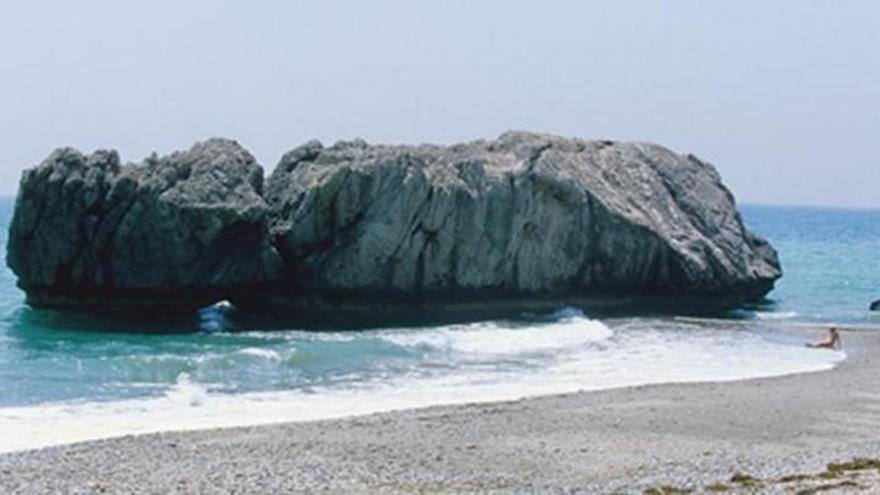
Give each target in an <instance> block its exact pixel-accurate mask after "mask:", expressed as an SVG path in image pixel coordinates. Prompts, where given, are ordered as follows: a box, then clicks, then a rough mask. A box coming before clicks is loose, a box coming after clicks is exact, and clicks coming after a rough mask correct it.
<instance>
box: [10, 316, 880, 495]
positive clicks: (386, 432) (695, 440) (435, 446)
mask: <svg viewBox="0 0 880 495" xmlns="http://www.w3.org/2000/svg"><path fill="white" fill-rule="evenodd" d="M792 331H794V330H792ZM797 332H803V333H804V336H805V339H806V338H807V337H808V336H812V337H816V336H819V335H821V330H820V329H806V330H803V329H802V330H797ZM843 336H844V341H845V346H846V351H847V353H848V358H847V360H846V361H845V362H843V363H842V364H841V365H839V366H838V367H837V368H835V369H834V370H832V371H828V372H817V373H808V374H800V375H790V376H782V377H776V378H767V379H755V380H746V381H739V382H725V383H701V384H666V385H656V386H643V387H633V388H625V389H617V390H606V391H600V392H584V393H575V394H568V395H560V396H549V397H538V398H528V399H522V400H518V401H513V402H503V403H486V404H473V405H464V406H436V407H430V408H425V409H418V410H408V411H399V412H391V413H380V414H373V415H370V416H361V417H353V418H348V419H342V420H328V421H317V422H308V423H291V424H281V425H271V426H261V427H248V428H232V429H222V430H207V431H194V432H168V433H160V434H150V435H143V436H136V437H123V438H115V439H109V440H101V441H93V442H85V443H80V444H74V445H68V446H62V447H52V448H46V449H42V450H36V451H26V452H17V453H12V454H6V455H3V456H0V492H3V493H10V494H11V493H28V494H30V493H55V492H57V493H314V492H324V493H365V492H382V493H462V492H480V493H485V492H488V493H643V492H644V493H686V492H688V490H692V491H693V492H696V493H702V492H713V491H715V492H721V491H724V492H728V493H815V492H816V491H818V490H823V491H824V490H836V491H838V492H840V491H843V492H850V491H852V492H865V493H868V492H875V490H880V477H878V473H880V471H878V469H877V466H878V465H877V464H876V463H875V462H863V463H862V464H854V463H852V462H850V463H849V464H838V465H831V466H829V463H844V462H849V461H852V460H853V459H856V458H864V459H876V458H880V433H878V432H880V381H878V380H877V376H880V332H878V331H877V330H873V329H862V330H856V329H850V330H846V331H844V334H843ZM816 352H823V351H821V350H817V351H816ZM676 490H678V491H676ZM811 490H812V491H811Z"/></svg>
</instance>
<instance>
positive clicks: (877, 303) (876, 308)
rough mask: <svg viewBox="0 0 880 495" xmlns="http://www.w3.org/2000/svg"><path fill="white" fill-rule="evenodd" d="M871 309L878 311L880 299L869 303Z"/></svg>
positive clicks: (879, 309)
mask: <svg viewBox="0 0 880 495" xmlns="http://www.w3.org/2000/svg"><path fill="white" fill-rule="evenodd" d="M871 311H880V299H877V300H876V301H874V302H872V303H871Z"/></svg>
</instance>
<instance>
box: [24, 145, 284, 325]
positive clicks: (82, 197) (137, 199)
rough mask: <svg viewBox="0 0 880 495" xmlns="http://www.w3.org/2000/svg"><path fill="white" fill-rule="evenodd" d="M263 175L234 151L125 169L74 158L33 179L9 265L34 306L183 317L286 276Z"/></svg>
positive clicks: (107, 158)
mask: <svg viewBox="0 0 880 495" xmlns="http://www.w3.org/2000/svg"><path fill="white" fill-rule="evenodd" d="M262 174H263V171H262V168H261V167H260V166H259V165H258V164H257V163H256V161H255V160H254V157H253V156H251V154H250V153H248V152H247V151H246V150H245V149H244V148H242V147H241V146H240V145H239V144H238V143H236V142H234V141H228V140H222V139H212V140H209V141H206V142H203V143H198V144H196V145H195V146H193V147H192V148H191V149H190V150H189V151H186V152H177V153H173V154H171V155H169V156H165V157H162V158H161V159H160V158H157V157H156V156H155V155H153V156H152V157H150V158H148V159H146V160H145V161H144V162H143V163H141V164H139V165H129V166H121V165H120V163H119V156H118V155H117V153H116V152H114V151H97V152H95V153H93V154H92V155H89V156H85V155H83V154H81V153H79V152H78V151H76V150H73V149H69V148H63V149H58V150H56V151H55V152H53V153H52V154H51V155H50V156H49V158H47V159H46V160H45V161H44V162H43V163H41V164H40V165H39V166H37V167H36V168H33V169H30V170H27V171H25V173H24V175H23V177H22V180H21V184H20V187H19V192H18V197H17V200H16V206H15V213H14V215H13V218H12V223H11V225H10V235H9V241H8V255H7V261H8V264H9V266H10V267H11V268H12V270H13V271H14V272H15V273H16V275H18V279H19V285H20V286H21V287H22V288H23V289H24V290H25V291H26V292H27V295H28V302H29V303H30V304H31V305H34V306H53V307H74V308H90V307H93V306H95V307H102V308H106V307H120V308H130V307H136V306H153V305H162V306H181V307H184V308H187V307H192V306H193V305H198V304H203V303H205V302H211V301H213V300H216V299H217V298H218V297H222V296H226V295H228V294H231V293H236V292H239V291H245V292H246V291H249V290H252V289H253V288H254V287H258V286H261V285H263V284H265V283H266V282H267V281H270V280H272V279H273V278H277V277H278V276H279V274H280V273H281V272H282V268H281V261H280V258H279V257H278V254H277V253H276V251H275V249H274V248H273V247H272V245H271V244H270V243H269V242H268V237H267V235H266V232H267V227H268V223H269V208H268V205H267V204H266V202H265V201H264V200H263V198H262V188H263V183H262V182H263V175H262Z"/></svg>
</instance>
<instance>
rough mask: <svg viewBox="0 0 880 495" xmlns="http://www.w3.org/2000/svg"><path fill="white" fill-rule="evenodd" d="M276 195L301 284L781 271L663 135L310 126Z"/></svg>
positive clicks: (739, 284)
mask: <svg viewBox="0 0 880 495" xmlns="http://www.w3.org/2000/svg"><path fill="white" fill-rule="evenodd" d="M266 197H267V200H268V201H269V202H270V204H272V206H273V208H274V211H275V214H276V222H275V225H274V227H273V233H274V235H275V236H276V246H277V247H278V249H279V252H280V253H281V254H282V256H283V257H284V258H285V260H286V261H287V267H288V269H289V273H288V280H289V281H290V282H289V283H291V284H294V285H295V286H297V287H299V288H301V291H302V292H304V293H316V292H317V293H321V292H328V293H332V292H341V293H357V294H370V295H376V294H381V293H388V292H396V293H402V294H425V293H456V292H461V291H463V290H464V291H482V292H485V293H491V294H522V293H548V292H552V293H562V292H569V293H570V292H592V293H596V292H602V291H615V292H620V293H641V294H679V295H682V294H686V295H704V296H730V295H735V296H738V297H757V296H760V295H763V294H764V293H766V292H767V291H768V290H769V289H770V288H771V287H772V284H773V281H774V280H775V279H776V278H778V277H779V276H780V269H779V262H778V260H777V257H776V253H775V252H774V250H773V249H772V248H771V247H770V246H769V244H767V242H765V241H764V240H762V239H760V238H758V237H756V236H755V235H753V234H751V233H750V232H748V231H747V230H746V229H745V227H744V226H743V223H742V220H741V218H740V216H739V214H738V213H737V211H736V208H735V205H734V200H733V196H732V195H731V194H730V192H729V191H728V190H727V189H726V188H725V187H724V186H723V185H722V183H721V179H720V177H719V176H718V173H717V172H716V171H715V169H714V168H712V167H711V166H710V165H708V164H706V163H704V162H702V161H700V160H699V159H697V158H696V157H694V156H691V155H687V156H682V155H678V154H676V153H673V152H671V151H669V150H667V149H665V148H662V147H660V146H656V145H652V144H644V143H614V142H609V141H583V140H576V139H564V138H559V137H554V136H547V135H538V134H530V133H522V132H513V133H507V134H504V135H503V136H501V137H500V138H499V139H498V140H496V141H478V142H474V143H469V144H462V145H454V146H429V145H425V146H370V145H367V144H366V143H364V142H363V141H353V142H343V143H338V144H336V145H334V146H332V147H330V148H322V147H321V145H320V144H319V143H317V142H312V143H308V144H306V145H304V146H302V147H300V148H297V149H295V150H293V151H291V152H290V153H288V154H287V155H285V156H284V158H283V159H282V160H281V163H280V164H279V165H278V167H277V168H276V169H275V171H274V173H273V174H272V177H271V178H270V180H269V183H268V186H267V189H266Z"/></svg>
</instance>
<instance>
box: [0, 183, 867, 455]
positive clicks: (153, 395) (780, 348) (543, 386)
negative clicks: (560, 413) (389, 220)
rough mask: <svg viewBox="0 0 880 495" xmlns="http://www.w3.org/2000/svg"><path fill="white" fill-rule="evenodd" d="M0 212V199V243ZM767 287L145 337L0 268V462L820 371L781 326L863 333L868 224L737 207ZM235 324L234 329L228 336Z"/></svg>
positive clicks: (181, 329) (206, 325)
mask: <svg viewBox="0 0 880 495" xmlns="http://www.w3.org/2000/svg"><path fill="white" fill-rule="evenodd" d="M12 207H13V200H12V199H0V243H2V245H3V246H5V244H6V234H7V230H8V223H9V220H10V216H11V214H12ZM740 211H741V212H742V214H743V217H744V219H745V222H746V224H747V225H748V227H749V228H750V229H752V230H753V231H755V232H757V233H759V234H761V235H763V236H765V237H766V238H768V239H769V240H770V241H771V243H772V244H773V245H774V246H775V247H776V248H777V249H778V251H779V254H780V257H781V260H782V265H783V270H784V276H783V278H782V279H781V280H780V281H779V283H778V284H777V286H776V288H775V290H774V291H773V292H772V293H770V294H769V296H768V297H767V299H766V300H764V301H761V302H759V303H756V304H752V305H749V306H745V307H741V308H734V309H731V310H729V311H724V312H722V313H718V314H712V315H708V316H707V315H705V314H697V313H696V312H694V313H693V314H692V313H691V312H690V311H689V310H688V308H687V307H682V308H681V309H680V310H679V311H677V312H675V313H673V314H669V313H665V314H651V313H650V312H638V313H633V314H624V315H620V314H618V315H614V316H603V315H596V314H590V313H585V312H583V311H581V310H580V309H578V308H574V307H560V308H558V309H557V310H556V311H552V312H548V313H546V314H532V313H527V312H523V313H522V315H521V316H519V317H513V318H506V319H503V320H489V321H475V322H471V323H464V324H461V323H459V324H452V325H449V324H445V325H443V324H437V325H427V326H425V325H423V326H413V327H409V328H407V327H399V326H398V327H393V328H370V329H361V330H357V329H354V330H352V329H350V328H347V329H344V330H342V329H340V330H333V329H323V330H321V331H314V330H307V329H303V328H295V327H291V328H272V329H267V328H263V327H260V326H254V327H252V328H251V327H249V326H248V325H247V323H246V321H247V320H246V319H245V320H242V319H241V318H239V317H238V315H237V314H236V311H237V310H236V309H235V308H234V307H231V306H230V305H229V304H228V303H225V302H218V304H215V305H213V306H211V307H207V308H204V309H202V310H200V311H199V312H198V313H197V314H194V315H193V317H192V319H191V320H186V321H180V322H174V323H163V324H161V325H165V327H164V328H162V329H161V330H163V331H159V332H157V331H155V325H154V326H153V327H151V328H145V327H142V326H140V325H135V324H132V323H126V322H120V321H108V320H105V319H95V318H93V317H89V316H85V315H78V314H71V313H63V312H56V311H47V310H35V309H32V308H29V307H28V306H26V305H25V304H24V294H23V293H22V292H21V291H20V290H19V289H18V288H17V287H16V283H15V282H16V280H15V276H14V275H13V274H12V273H11V272H10V271H9V270H8V269H7V268H6V267H5V263H3V267H2V268H0V452H10V451H16V450H22V449H30V448H38V447H45V446H51V445H58V444H65V443H71V442H77V441H83V440H92V439H98V438H106V437H114V436H121V435H127V434H137V433H147V432H156V431H164V430H187V429H201V428H212V427H225V426H237V425H255V424H267V423H275V422H283V421H306V420H318V419H327V418H338V417H345V416H352V415H359V414H369V413H375V412H382V411H390V410H398V409H406V408H417V407H425V406H431V405H439V404H458V403H469V402H485V401H500V400H519V399H523V398H527V397H534V396H540V395H547V394H558V393H569V392H575V391H581V390H601V389H610V388H616V387H627V386H636V385H646V384H658V383H670V382H700V381H724V380H740V379H746V378H754V377H767V376H777V375H785V374H791V373H803V372H815V371H822V370H828V369H831V368H833V367H834V366H836V365H837V364H839V363H840V362H842V361H843V360H845V359H846V354H847V352H848V350H847V348H846V345H845V344H846V336H845V332H844V347H843V349H841V350H815V349H808V348H806V347H805V346H804V339H805V337H804V334H803V332H802V331H801V332H795V331H792V330H793V329H796V328H798V327H803V328H815V329H816V332H817V333H816V335H815V338H816V339H819V338H822V337H823V336H824V335H823V334H822V333H821V328H820V327H824V326H829V325H841V326H847V327H865V328H871V327H880V313H876V312H870V311H868V305H869V303H870V301H872V300H874V299H878V298H880V210H855V209H829V208H805V207H778V206H757V205H745V206H742V207H741V208H740ZM242 321H245V323H244V324H243V323H242Z"/></svg>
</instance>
